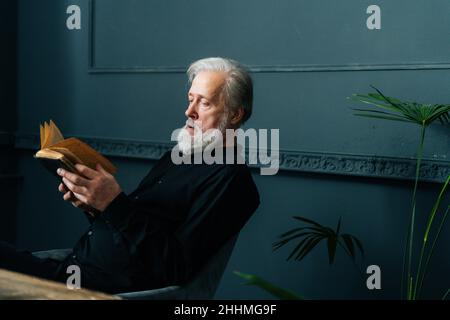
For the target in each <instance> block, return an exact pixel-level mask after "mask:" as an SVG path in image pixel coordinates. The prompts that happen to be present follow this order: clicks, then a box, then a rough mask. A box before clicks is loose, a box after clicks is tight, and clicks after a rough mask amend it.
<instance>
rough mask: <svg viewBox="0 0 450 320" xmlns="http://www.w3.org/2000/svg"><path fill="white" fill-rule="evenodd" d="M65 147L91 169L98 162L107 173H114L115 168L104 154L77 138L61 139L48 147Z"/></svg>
mask: <svg viewBox="0 0 450 320" xmlns="http://www.w3.org/2000/svg"><path fill="white" fill-rule="evenodd" d="M55 147H56V148H58V147H61V148H67V149H69V150H70V151H71V152H72V153H73V154H74V155H76V156H77V157H78V158H79V159H80V160H81V161H82V162H81V163H82V164H84V165H86V166H88V167H89V168H91V169H94V170H96V168H95V167H96V164H97V163H100V165H101V166H102V167H103V168H104V169H105V170H106V171H108V172H109V173H111V174H115V173H116V172H117V168H116V167H115V166H114V165H113V164H112V163H111V162H110V161H109V160H108V159H106V158H105V157H104V156H102V155H101V154H100V153H98V152H97V151H96V150H95V149H93V148H91V147H90V146H89V145H87V144H86V143H84V142H82V141H81V140H79V139H77V138H69V139H65V140H63V141H60V142H58V143H57V144H55V145H53V146H52V147H50V149H54V148H55Z"/></svg>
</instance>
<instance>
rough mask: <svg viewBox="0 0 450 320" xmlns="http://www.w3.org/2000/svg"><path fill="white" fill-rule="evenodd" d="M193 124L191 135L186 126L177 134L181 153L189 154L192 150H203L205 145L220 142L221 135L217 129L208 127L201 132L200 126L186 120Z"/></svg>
mask: <svg viewBox="0 0 450 320" xmlns="http://www.w3.org/2000/svg"><path fill="white" fill-rule="evenodd" d="M187 123H189V124H190V125H193V126H194V135H191V134H190V133H189V131H188V130H187V129H186V127H183V128H181V129H180V132H179V133H178V136H177V142H178V145H177V146H178V149H179V150H180V151H181V152H182V153H183V155H185V156H186V155H190V154H192V153H194V152H198V151H203V150H204V149H205V148H206V147H207V146H211V147H212V146H214V145H215V144H217V143H221V142H222V139H223V136H222V133H221V131H220V130H219V129H209V130H207V131H206V132H202V130H201V128H200V127H199V126H198V125H197V124H195V123H193V122H189V121H188V122H187Z"/></svg>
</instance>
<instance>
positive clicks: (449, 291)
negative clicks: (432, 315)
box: [442, 288, 450, 300]
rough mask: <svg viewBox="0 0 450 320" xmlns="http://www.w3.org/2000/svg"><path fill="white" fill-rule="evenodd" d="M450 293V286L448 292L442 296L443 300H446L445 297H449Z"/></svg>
mask: <svg viewBox="0 0 450 320" xmlns="http://www.w3.org/2000/svg"><path fill="white" fill-rule="evenodd" d="M449 293H450V288H449V289H448V290H447V292H446V293H445V294H444V296H443V297H442V300H445V298H447V296H448V294H449Z"/></svg>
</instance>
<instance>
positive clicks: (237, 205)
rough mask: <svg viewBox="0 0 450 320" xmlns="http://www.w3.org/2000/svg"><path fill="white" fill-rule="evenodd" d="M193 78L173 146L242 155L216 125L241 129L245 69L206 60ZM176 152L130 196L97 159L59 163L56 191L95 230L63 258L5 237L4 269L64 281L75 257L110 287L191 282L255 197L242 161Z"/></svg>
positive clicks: (94, 281) (247, 103) (245, 109)
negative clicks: (44, 256) (68, 166)
mask: <svg viewBox="0 0 450 320" xmlns="http://www.w3.org/2000/svg"><path fill="white" fill-rule="evenodd" d="M188 76H189V81H190V83H191V87H190V89H189V92H188V101H189V102H188V107H187V109H186V112H185V115H186V117H187V118H188V119H187V121H186V126H185V127H183V128H182V129H181V131H180V132H179V134H178V144H177V146H176V148H177V152H179V153H180V154H181V155H182V156H184V157H194V156H195V155H196V154H197V153H198V152H202V151H204V150H205V148H206V147H207V146H209V145H213V144H217V143H220V145H221V146H222V147H223V149H224V150H225V149H226V150H227V151H229V150H232V151H233V155H234V156H236V157H238V156H239V155H238V153H239V152H238V150H237V148H236V145H235V139H234V138H232V139H227V135H225V134H223V135H222V134H220V133H224V132H225V130H226V129H237V128H239V127H240V125H241V124H242V123H244V122H245V121H246V120H247V119H249V117H250V116H251V113H252V100H253V86H252V80H251V78H250V76H249V74H248V72H247V71H246V70H245V68H243V67H242V66H241V65H240V64H238V63H237V62H235V61H232V60H228V59H223V58H206V59H202V60H199V61H196V62H194V63H193V64H192V65H191V66H190V67H189V69H188ZM198 132H200V135H198V134H197V133H198ZM217 133H219V134H217ZM218 137H221V138H222V139H223V140H220V141H218ZM228 138H229V137H228ZM230 148H231V149H230ZM224 154H226V152H224ZM172 155H173V152H167V153H165V154H164V155H163V156H162V158H161V159H160V160H159V161H158V162H157V163H156V164H155V165H154V166H153V168H152V169H151V170H150V172H149V173H148V174H147V176H146V177H144V179H143V180H142V181H141V182H140V184H139V185H138V187H137V189H136V190H134V191H133V192H132V193H130V194H128V195H127V194H125V193H124V192H123V191H122V189H121V188H120V185H119V184H118V183H117V181H116V180H115V178H114V177H113V176H112V175H110V174H109V173H107V172H106V171H105V170H104V169H103V168H101V167H100V166H98V167H97V168H96V169H97V170H93V169H90V168H88V167H86V166H83V165H81V164H77V165H76V167H77V170H79V172H80V173H81V174H80V175H78V174H75V173H71V172H67V171H65V170H63V169H58V174H59V175H60V176H61V177H62V183H61V184H60V185H59V191H61V192H62V193H64V196H63V197H64V200H66V201H69V202H71V203H72V204H73V205H74V206H76V207H79V208H80V209H82V210H83V211H84V212H85V213H86V214H87V216H88V218H89V221H90V223H91V224H90V227H89V230H87V232H86V233H85V234H84V235H83V236H82V237H81V238H80V240H79V241H78V243H77V244H76V245H75V246H74V248H73V253H72V254H71V255H69V256H68V257H67V258H66V259H65V260H64V261H63V262H61V263H56V262H54V261H48V260H41V259H37V258H35V257H33V256H31V255H29V254H25V253H18V252H17V251H16V250H15V249H14V248H12V247H10V246H8V245H6V244H5V243H3V244H2V245H1V246H0V267H2V268H9V269H12V270H16V271H21V272H25V273H29V274H34V275H37V276H40V277H44V278H48V279H54V280H58V281H65V280H66V278H67V274H66V269H67V267H68V266H70V265H78V266H79V267H80V271H81V286H82V287H86V288H91V289H96V290H100V291H104V292H110V293H117V292H127V291H128V292H129V291H137V290H144V289H151V288H158V287H164V286H168V285H175V284H183V283H185V282H186V281H188V280H189V279H190V278H191V277H192V276H193V275H194V274H195V273H196V272H197V271H199V269H200V268H201V267H202V266H203V264H204V263H205V262H206V261H207V260H208V259H209V258H210V257H211V256H212V255H213V254H214V253H215V252H217V251H218V249H219V248H220V247H221V246H222V245H224V244H225V243H226V242H227V241H228V240H229V239H230V238H231V237H233V236H234V235H236V234H237V233H238V232H239V231H240V229H241V228H242V227H243V226H244V224H245V223H246V221H247V220H248V219H249V218H250V216H251V215H252V214H253V213H254V211H255V210H256V208H257V207H258V205H259V195H258V191H257V188H256V186H255V183H254V182H253V179H252V176H251V174H250V171H249V169H248V167H247V166H246V165H245V164H237V163H236V162H233V163H231V164H227V162H226V161H224V162H223V163H213V164H206V163H201V164H194V163H193V162H192V164H184V163H183V164H175V163H174V162H173V159H172ZM88 207H89V208H93V209H95V210H91V211H92V212H89V211H88V210H87V208H88Z"/></svg>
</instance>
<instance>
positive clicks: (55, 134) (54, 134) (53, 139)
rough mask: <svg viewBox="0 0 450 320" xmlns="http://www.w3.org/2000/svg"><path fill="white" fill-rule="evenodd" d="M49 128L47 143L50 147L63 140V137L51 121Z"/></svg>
mask: <svg viewBox="0 0 450 320" xmlns="http://www.w3.org/2000/svg"><path fill="white" fill-rule="evenodd" d="M49 126H50V132H51V136H50V140H49V141H48V142H49V145H50V146H51V145H54V144H56V143H58V142H59V141H62V140H64V137H63V135H62V133H61V131H60V130H59V129H58V127H57V126H56V124H55V123H54V122H53V120H50V125H49Z"/></svg>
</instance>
